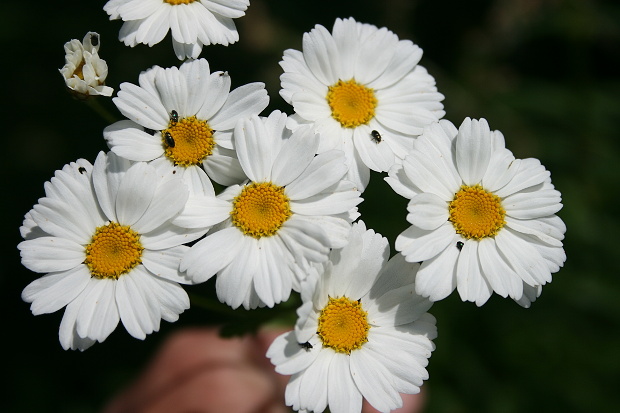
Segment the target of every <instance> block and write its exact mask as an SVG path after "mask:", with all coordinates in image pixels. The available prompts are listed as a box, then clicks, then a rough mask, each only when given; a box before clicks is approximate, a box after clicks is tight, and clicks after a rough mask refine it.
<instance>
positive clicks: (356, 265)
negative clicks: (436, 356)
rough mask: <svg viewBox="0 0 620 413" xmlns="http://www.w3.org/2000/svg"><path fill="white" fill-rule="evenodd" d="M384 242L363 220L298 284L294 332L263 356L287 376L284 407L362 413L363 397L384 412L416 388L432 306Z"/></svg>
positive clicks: (411, 270)
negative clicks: (299, 298)
mask: <svg viewBox="0 0 620 413" xmlns="http://www.w3.org/2000/svg"><path fill="white" fill-rule="evenodd" d="M388 256H389V245H388V242H387V239H385V238H384V237H382V236H380V235H379V234H376V233H375V232H374V231H372V230H366V227H365V225H364V223H363V222H359V223H356V224H354V225H353V227H352V230H351V234H350V236H349V243H348V244H347V246H345V247H344V248H343V249H342V250H338V251H332V252H331V253H330V257H329V261H327V262H326V263H325V264H324V265H322V266H317V267H316V269H317V271H315V272H314V273H312V274H311V275H310V276H309V277H308V278H307V279H306V280H305V281H304V282H303V283H302V289H301V296H302V300H303V303H302V306H301V307H300V308H299V309H298V310H297V314H298V316H299V318H298V320H297V323H296V324H295V329H294V330H293V331H291V332H288V333H285V334H282V335H281V336H279V337H278V338H276V339H275V340H274V342H273V344H272V345H271V346H270V348H269V349H268V351H267V357H269V358H270V359H271V362H272V363H273V364H274V365H275V369H276V371H277V372H279V373H281V374H285V375H291V378H290V380H289V383H288V385H287V387H286V392H285V399H286V404H287V405H288V406H291V407H292V408H293V409H295V410H299V411H313V412H322V411H323V410H325V409H326V408H327V407H329V410H330V411H331V412H333V413H341V412H342V413H344V412H359V411H361V408H362V400H363V399H366V400H367V401H368V402H369V403H370V404H371V405H372V406H373V407H374V408H375V409H377V410H379V411H381V412H389V411H391V410H394V409H396V408H399V407H401V406H402V399H401V396H400V394H401V393H403V394H415V393H418V392H419V391H420V386H421V385H422V382H423V380H426V379H428V373H427V371H426V366H427V364H428V359H429V357H430V356H431V352H432V351H433V350H434V348H435V347H434V344H433V342H432V340H433V339H434V338H436V337H437V329H436V327H435V318H434V317H433V316H432V315H431V314H429V313H427V311H428V310H429V309H430V307H431V305H432V303H431V302H430V301H429V300H428V299H426V298H423V297H421V296H419V295H418V294H416V293H415V285H414V283H413V279H414V275H415V272H416V270H417V269H418V268H419V264H417V263H408V262H406V261H405V259H404V258H403V256H402V255H400V254H398V255H396V256H394V257H393V258H392V259H390V260H389V261H388Z"/></svg>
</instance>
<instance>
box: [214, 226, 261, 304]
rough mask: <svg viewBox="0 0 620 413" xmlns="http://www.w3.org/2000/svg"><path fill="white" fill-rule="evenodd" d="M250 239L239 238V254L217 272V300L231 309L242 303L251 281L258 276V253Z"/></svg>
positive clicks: (250, 286) (254, 241)
mask: <svg viewBox="0 0 620 413" xmlns="http://www.w3.org/2000/svg"><path fill="white" fill-rule="evenodd" d="M250 238H251V237H245V236H244V237H241V240H240V242H239V244H240V246H239V251H240V253H239V254H238V255H237V256H236V259H234V260H232V261H231V262H230V263H229V264H228V265H227V266H226V267H224V268H223V269H222V270H221V271H219V272H218V275H217V279H216V281H215V289H216V292H217V298H218V299H219V300H220V301H221V302H223V303H226V304H228V305H229V306H230V307H232V308H233V309H236V308H237V307H239V306H240V305H241V304H242V303H243V302H244V298H245V296H246V293H247V291H248V290H249V289H250V288H252V281H253V279H254V278H256V277H258V276H260V270H261V269H260V262H259V260H260V259H259V257H258V254H259V253H260V252H259V250H258V248H256V245H255V243H256V240H255V239H253V238H252V239H250ZM218 258H219V257H218ZM246 309H247V308H246Z"/></svg>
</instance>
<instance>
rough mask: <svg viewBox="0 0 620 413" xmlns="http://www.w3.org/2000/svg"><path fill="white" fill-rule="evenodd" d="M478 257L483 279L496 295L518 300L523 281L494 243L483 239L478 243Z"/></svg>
mask: <svg viewBox="0 0 620 413" xmlns="http://www.w3.org/2000/svg"><path fill="white" fill-rule="evenodd" d="M478 257H479V259H480V265H481V267H482V272H483V274H484V277H485V278H486V280H487V281H488V282H489V284H490V285H491V288H493V291H495V292H496V293H497V294H499V295H501V296H502V297H506V296H510V298H512V299H515V300H518V299H519V298H521V296H522V295H523V280H522V279H521V278H520V277H519V276H518V275H517V274H516V273H515V271H514V270H513V269H512V268H511V267H510V266H509V265H508V263H507V262H506V261H504V258H503V257H502V256H501V255H500V253H499V251H498V249H497V247H496V245H495V241H494V240H493V239H492V238H484V239H481V240H480V241H478Z"/></svg>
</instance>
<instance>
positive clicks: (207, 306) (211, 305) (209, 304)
mask: <svg viewBox="0 0 620 413" xmlns="http://www.w3.org/2000/svg"><path fill="white" fill-rule="evenodd" d="M188 295H189V300H190V301H191V303H192V306H196V307H200V308H202V309H203V310H208V311H214V312H216V313H222V314H225V315H231V316H234V317H242V315H241V314H239V313H238V312H237V311H235V310H233V309H232V308H230V307H228V306H227V305H225V304H222V303H220V302H219V301H215V300H211V299H209V298H205V297H202V296H200V295H196V294H192V293H188Z"/></svg>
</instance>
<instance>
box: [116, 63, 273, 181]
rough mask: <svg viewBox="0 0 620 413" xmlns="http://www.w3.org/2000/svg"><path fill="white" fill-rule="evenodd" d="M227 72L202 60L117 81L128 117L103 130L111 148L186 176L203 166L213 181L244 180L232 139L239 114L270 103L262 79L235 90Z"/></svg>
mask: <svg viewBox="0 0 620 413" xmlns="http://www.w3.org/2000/svg"><path fill="white" fill-rule="evenodd" d="M230 88H231V79H230V76H229V75H228V73H226V72H214V73H211V72H210V67H209V63H208V62H207V60H205V59H199V60H195V61H190V62H185V63H183V64H182V65H181V67H179V68H176V67H172V68H166V69H164V68H161V67H159V66H155V67H153V68H152V69H149V70H147V71H145V72H143V73H142V74H140V77H139V85H134V84H131V83H122V84H121V90H120V91H119V92H118V96H117V97H116V98H114V99H113V101H114V103H115V104H116V106H117V107H118V109H119V110H120V111H121V113H122V114H123V115H125V116H126V117H127V118H128V119H129V120H123V121H119V122H116V123H114V124H112V125H110V126H108V127H107V128H106V129H105V130H104V137H105V139H106V140H107V142H108V145H109V146H110V148H111V150H112V152H114V153H116V154H117V155H119V156H121V157H124V158H126V159H129V160H133V161H153V160H156V161H157V162H158V163H159V162H167V163H169V164H170V165H177V166H178V169H179V170H180V172H181V174H182V175H183V176H184V177H187V180H188V181H190V182H191V181H194V182H199V181H202V180H203V178H202V177H201V176H202V175H204V172H205V171H206V173H207V175H208V176H209V177H210V178H211V179H212V180H214V181H215V182H217V183H219V184H222V185H226V186H227V185H232V184H236V183H239V182H241V181H242V180H243V179H245V174H244V173H243V170H242V169H241V167H240V165H239V161H238V160H237V157H236V154H235V151H234V150H233V144H232V141H231V137H232V131H233V128H234V126H235V124H236V122H237V121H238V120H239V119H244V118H248V117H250V116H252V115H257V114H259V113H261V112H262V110H263V109H265V107H266V106H267V104H268V103H269V96H268V95H267V92H266V91H265V87H264V84H263V83H259V82H256V83H250V84H247V85H243V86H240V87H238V88H236V89H234V90H232V91H231V90H230Z"/></svg>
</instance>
